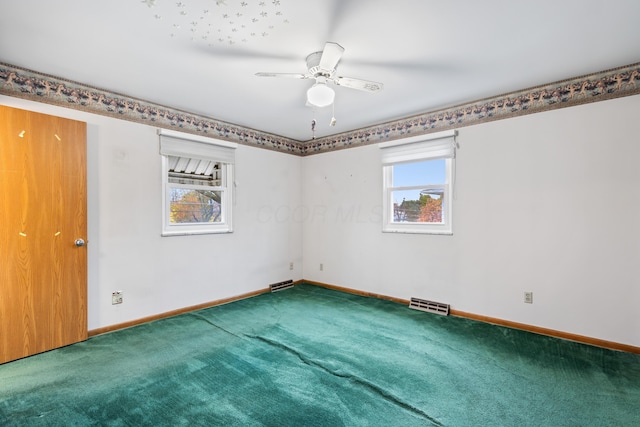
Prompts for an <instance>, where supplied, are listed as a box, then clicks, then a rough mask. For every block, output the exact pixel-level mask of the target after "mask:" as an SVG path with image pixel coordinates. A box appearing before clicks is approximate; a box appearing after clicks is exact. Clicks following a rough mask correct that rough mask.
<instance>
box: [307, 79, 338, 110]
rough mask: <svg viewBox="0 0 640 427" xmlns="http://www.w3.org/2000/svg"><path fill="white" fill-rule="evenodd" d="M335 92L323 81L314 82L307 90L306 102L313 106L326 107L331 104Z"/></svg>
mask: <svg viewBox="0 0 640 427" xmlns="http://www.w3.org/2000/svg"><path fill="white" fill-rule="evenodd" d="M335 96H336V93H335V92H334V91H333V89H331V88H330V87H329V86H327V85H326V84H325V83H316V84H314V85H313V86H311V87H310V88H309V90H308V91H307V102H308V103H309V104H311V105H313V106H315V107H327V106H329V105H331V104H333V100H334V99H335Z"/></svg>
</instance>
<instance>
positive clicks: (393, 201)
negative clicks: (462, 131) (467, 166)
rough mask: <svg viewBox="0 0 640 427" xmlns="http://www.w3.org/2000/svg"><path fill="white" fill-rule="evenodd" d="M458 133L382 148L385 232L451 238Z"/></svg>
mask: <svg viewBox="0 0 640 427" xmlns="http://www.w3.org/2000/svg"><path fill="white" fill-rule="evenodd" d="M456 135H457V133H456V132H455V131H450V132H440V133H437V134H433V135H431V136H428V137H426V138H425V137H424V136H419V137H413V138H408V139H404V140H401V141H392V142H386V143H382V144H380V145H379V146H380V149H381V152H382V168H383V171H382V172H383V173H382V175H383V197H382V198H383V209H384V211H383V225H382V231H384V232H395V233H431V234H452V232H453V230H452V224H451V222H452V221H451V219H452V214H451V209H452V207H453V203H452V199H453V197H452V193H453V185H452V182H453V169H454V159H455V148H456V146H455V144H456V142H455V136H456Z"/></svg>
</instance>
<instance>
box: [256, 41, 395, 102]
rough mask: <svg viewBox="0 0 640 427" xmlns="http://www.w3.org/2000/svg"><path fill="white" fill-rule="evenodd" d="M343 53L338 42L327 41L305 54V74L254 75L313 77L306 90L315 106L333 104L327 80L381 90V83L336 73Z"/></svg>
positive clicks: (362, 88)
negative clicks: (319, 48)
mask: <svg viewBox="0 0 640 427" xmlns="http://www.w3.org/2000/svg"><path fill="white" fill-rule="evenodd" d="M343 53H344V48H343V47H342V46H340V45H339V44H338V43H333V42H327V43H326V44H325V45H324V49H323V50H322V51H319V52H314V53H312V54H311V55H309V56H307V69H308V72H307V73H306V74H297V73H256V76H259V77H285V78H293V79H315V81H316V82H315V84H314V85H313V86H312V87H311V88H310V89H309V90H308V91H307V103H308V104H309V105H312V106H315V107H326V106H329V105H331V104H333V100H334V98H335V92H334V91H333V89H331V88H330V87H329V86H328V85H327V83H329V82H331V83H333V84H335V85H337V86H344V87H348V88H351V89H357V90H362V91H365V92H372V93H375V92H378V91H380V90H382V86H383V85H382V83H378V82H372V81H369V80H362V79H355V78H352V77H342V76H338V75H336V67H337V66H338V62H340V58H342V54H343Z"/></svg>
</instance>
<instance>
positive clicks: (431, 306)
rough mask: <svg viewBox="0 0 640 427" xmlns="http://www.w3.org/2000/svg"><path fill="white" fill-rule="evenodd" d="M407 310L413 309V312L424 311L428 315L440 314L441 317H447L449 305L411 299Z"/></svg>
mask: <svg viewBox="0 0 640 427" xmlns="http://www.w3.org/2000/svg"><path fill="white" fill-rule="evenodd" d="M409 308H413V309H414V310H420V311H426V312H429V313H436V314H441V315H443V316H448V315H449V304H442V303H440V302H434V301H427V300H426V299H420V298H411V302H410V303H409Z"/></svg>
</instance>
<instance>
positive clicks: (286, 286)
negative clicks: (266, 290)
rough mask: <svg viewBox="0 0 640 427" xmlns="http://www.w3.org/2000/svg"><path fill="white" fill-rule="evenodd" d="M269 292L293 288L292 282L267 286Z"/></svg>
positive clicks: (287, 281) (286, 281)
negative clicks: (269, 289)
mask: <svg viewBox="0 0 640 427" xmlns="http://www.w3.org/2000/svg"><path fill="white" fill-rule="evenodd" d="M269 287H270V288H271V292H277V291H282V290H284V289H289V288H293V280H285V281H284V282H278V283H274V284H272V285H269Z"/></svg>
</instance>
